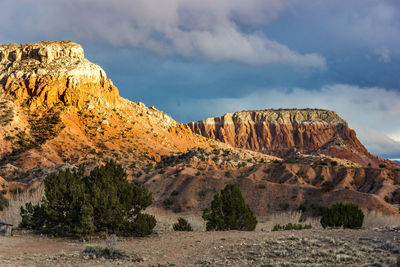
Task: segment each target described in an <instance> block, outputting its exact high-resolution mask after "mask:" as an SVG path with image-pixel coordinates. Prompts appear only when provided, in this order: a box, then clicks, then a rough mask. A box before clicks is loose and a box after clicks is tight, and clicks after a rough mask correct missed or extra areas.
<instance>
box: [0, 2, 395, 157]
mask: <svg viewBox="0 0 400 267" xmlns="http://www.w3.org/2000/svg"><path fill="white" fill-rule="evenodd" d="M0 10H2V16H0V40H1V42H2V43H10V42H15V43H26V42H36V41H41V40H72V41H74V42H77V43H80V44H81V45H82V46H83V47H84V49H85V54H86V57H87V58H88V59H90V60H91V61H92V62H94V63H96V64H99V65H100V66H101V67H102V68H103V69H104V70H105V71H106V72H107V75H108V77H109V78H111V79H112V80H113V82H114V84H115V85H116V86H117V87H118V89H119V91H120V94H121V95H122V96H123V97H126V98H128V99H130V100H132V101H135V102H139V101H140V102H143V103H145V104H146V105H147V106H153V105H154V106H156V107H157V108H158V109H161V110H163V111H165V112H166V113H167V114H169V115H171V116H172V117H173V118H175V119H176V120H178V121H180V122H189V121H194V120H202V119H205V118H207V117H211V116H219V115H223V114H224V113H227V112H235V111H240V110H250V109H267V108H324V109H330V110H335V111H336V112H337V113H338V114H339V115H340V116H341V117H342V118H343V119H345V120H346V121H348V123H349V125H350V127H351V128H353V129H355V130H356V132H357V136H358V137H359V139H360V140H361V141H362V142H363V143H364V145H365V146H366V147H367V148H368V150H369V151H370V152H372V153H374V154H377V155H382V156H384V157H386V158H400V1H398V0H335V1H322V0H307V1H304V0H246V1H245V0H218V1H215V0H213V1H211V0H201V1H200V0H146V1H143V0H114V1H109V0H57V1H54V0H35V1H33V0H18V1H15V0H1V1H0Z"/></svg>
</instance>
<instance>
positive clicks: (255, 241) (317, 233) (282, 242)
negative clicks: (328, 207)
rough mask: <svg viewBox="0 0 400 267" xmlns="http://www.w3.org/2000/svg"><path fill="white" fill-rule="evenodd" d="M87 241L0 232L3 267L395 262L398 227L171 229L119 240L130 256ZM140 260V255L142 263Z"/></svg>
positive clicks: (399, 248) (399, 236)
mask: <svg viewBox="0 0 400 267" xmlns="http://www.w3.org/2000/svg"><path fill="white" fill-rule="evenodd" d="M93 244H97V245H100V246H103V247H105V246H106V244H105V241H104V240H100V239H97V240H91V241H89V242H87V241H86V242H82V241H78V240H71V239H65V238H64V239H61V238H48V237H41V236H38V235H33V234H30V233H24V232H15V233H14V236H12V237H4V236H1V237H0V262H1V265H2V266H116V265H120V266H396V260H397V257H398V256H399V255H400V232H399V231H373V230H339V229H338V230H303V231H280V232H239V231H229V232H167V233H163V234H159V235H156V234H155V235H153V236H150V237H146V238H124V239H119V240H118V242H117V244H116V248H117V249H119V250H122V251H124V252H125V253H126V255H127V257H125V258H122V259H118V260H110V259H104V258H102V257H100V258H94V259H93V257H91V256H90V257H89V256H87V255H84V254H83V253H82V251H83V250H84V249H85V247H86V246H88V245H93ZM137 260H140V261H139V262H137Z"/></svg>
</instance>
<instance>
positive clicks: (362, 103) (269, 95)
mask: <svg viewBox="0 0 400 267" xmlns="http://www.w3.org/2000/svg"><path fill="white" fill-rule="evenodd" d="M193 108H195V109H197V110H195V112H197V114H202V115H203V116H204V117H210V116H219V115H222V114H224V113H226V112H235V111H241V110H254V109H269V108H322V109H329V110H334V111H336V112H337V113H338V114H339V115H340V116H341V117H342V118H343V119H345V120H346V121H347V122H348V123H349V125H350V127H354V128H355V129H356V130H357V134H358V136H359V137H360V140H361V141H362V142H363V143H364V144H365V145H366V147H367V148H368V149H369V150H370V151H371V152H372V153H376V154H392V155H394V154H397V155H400V145H399V144H398V143H397V142H395V141H394V140H393V137H394V135H393V133H395V132H398V133H400V93H399V92H395V91H389V90H386V89H383V88H360V87H357V86H350V85H343V84H337V85H331V86H325V87H323V88H321V89H319V90H305V89H301V88H295V89H293V90H286V89H271V88H269V89H266V90H265V91H258V92H255V93H251V94H250V95H247V96H244V97H241V98H217V99H211V100H209V99H207V100H192V101H188V102H186V103H185V104H182V105H181V106H179V107H177V109H180V110H181V112H185V111H186V110H190V111H191V112H193ZM174 112H175V113H176V112H178V111H177V110H176V111H174ZM371 129H373V130H371ZM389 134H391V137H392V138H390V137H388V135H389ZM398 138H400V136H398Z"/></svg>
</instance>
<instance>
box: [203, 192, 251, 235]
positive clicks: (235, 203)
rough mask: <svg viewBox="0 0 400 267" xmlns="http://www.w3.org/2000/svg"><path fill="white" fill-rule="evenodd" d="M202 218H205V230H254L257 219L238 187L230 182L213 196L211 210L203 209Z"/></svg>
mask: <svg viewBox="0 0 400 267" xmlns="http://www.w3.org/2000/svg"><path fill="white" fill-rule="evenodd" d="M203 219H204V220H206V228H207V231H210V230H217V231H226V230H242V231H254V229H255V228H256V225H257V219H256V217H255V216H254V214H253V211H252V210H251V209H250V207H249V206H248V205H247V204H246V203H245V201H244V199H243V196H242V193H241V192H240V190H239V187H238V186H237V185H232V184H228V185H227V186H225V188H224V189H223V190H221V193H220V194H218V193H217V194H216V195H215V196H214V200H213V201H212V202H211V211H209V210H208V209H205V210H204V212H203Z"/></svg>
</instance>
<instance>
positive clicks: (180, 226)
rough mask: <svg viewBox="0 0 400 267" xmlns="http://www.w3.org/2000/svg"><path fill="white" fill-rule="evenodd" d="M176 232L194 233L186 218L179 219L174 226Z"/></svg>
mask: <svg viewBox="0 0 400 267" xmlns="http://www.w3.org/2000/svg"><path fill="white" fill-rule="evenodd" d="M174 231H187V232H192V231H193V228H192V226H191V225H190V223H189V222H188V221H187V220H185V219H184V218H179V219H178V222H177V223H175V224H174Z"/></svg>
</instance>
